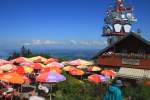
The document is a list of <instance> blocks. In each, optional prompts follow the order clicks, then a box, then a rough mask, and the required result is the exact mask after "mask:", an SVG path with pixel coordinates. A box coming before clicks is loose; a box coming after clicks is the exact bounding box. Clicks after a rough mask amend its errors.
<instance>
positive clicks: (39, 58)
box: [30, 56, 47, 63]
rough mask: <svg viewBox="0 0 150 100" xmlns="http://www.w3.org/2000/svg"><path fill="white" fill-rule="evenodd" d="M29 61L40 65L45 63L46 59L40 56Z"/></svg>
mask: <svg viewBox="0 0 150 100" xmlns="http://www.w3.org/2000/svg"><path fill="white" fill-rule="evenodd" d="M30 60H32V61H33V62H36V63H40V62H45V61H46V60H47V59H46V58H44V57H42V56H36V57H32V58H30Z"/></svg>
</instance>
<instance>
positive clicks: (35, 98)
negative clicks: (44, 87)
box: [29, 96, 45, 100]
mask: <svg viewBox="0 0 150 100" xmlns="http://www.w3.org/2000/svg"><path fill="white" fill-rule="evenodd" d="M29 100H45V99H44V98H42V97H39V96H31V97H30V98H29Z"/></svg>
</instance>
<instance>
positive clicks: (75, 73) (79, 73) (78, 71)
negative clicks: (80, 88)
mask: <svg viewBox="0 0 150 100" xmlns="http://www.w3.org/2000/svg"><path fill="white" fill-rule="evenodd" d="M84 73H85V72H84V71H83V70H80V69H72V70H70V71H69V74H71V75H81V76H82V75H83V74H84Z"/></svg>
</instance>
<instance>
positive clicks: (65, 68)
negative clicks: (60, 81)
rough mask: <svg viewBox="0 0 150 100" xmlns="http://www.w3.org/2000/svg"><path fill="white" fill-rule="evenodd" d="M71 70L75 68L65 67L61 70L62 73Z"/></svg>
mask: <svg viewBox="0 0 150 100" xmlns="http://www.w3.org/2000/svg"><path fill="white" fill-rule="evenodd" d="M71 69H75V67H73V66H66V67H64V68H63V70H64V71H69V70H71Z"/></svg>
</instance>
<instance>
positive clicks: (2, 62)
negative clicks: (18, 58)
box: [0, 59, 11, 66]
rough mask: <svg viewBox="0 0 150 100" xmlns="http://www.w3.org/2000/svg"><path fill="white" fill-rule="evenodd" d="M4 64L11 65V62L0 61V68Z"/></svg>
mask: <svg viewBox="0 0 150 100" xmlns="http://www.w3.org/2000/svg"><path fill="white" fill-rule="evenodd" d="M5 64H11V62H9V61H7V60H3V59H0V66H2V65H5Z"/></svg>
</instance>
